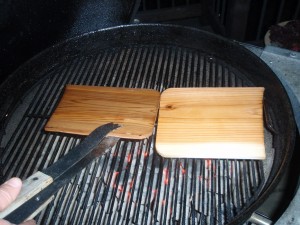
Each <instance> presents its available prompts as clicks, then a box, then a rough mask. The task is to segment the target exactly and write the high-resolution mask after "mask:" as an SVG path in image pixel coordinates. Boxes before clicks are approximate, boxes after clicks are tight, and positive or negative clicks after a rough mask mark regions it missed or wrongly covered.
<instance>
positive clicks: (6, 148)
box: [0, 25, 295, 225]
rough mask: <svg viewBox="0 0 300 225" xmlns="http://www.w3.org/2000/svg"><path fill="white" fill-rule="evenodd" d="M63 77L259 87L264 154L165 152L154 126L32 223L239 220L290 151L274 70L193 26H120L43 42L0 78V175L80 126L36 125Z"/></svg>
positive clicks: (80, 178)
mask: <svg viewBox="0 0 300 225" xmlns="http://www.w3.org/2000/svg"><path fill="white" fill-rule="evenodd" d="M66 84H82V85H95V86H114V87H130V88H151V89H156V90H159V91H163V90H165V89H166V88H170V87H243V86H263V87H265V89H266V91H265V99H264V105H265V108H264V112H265V121H264V122H265V135H266V140H265V142H266V146H267V160H265V161H256V160H226V159H225V160H221V159H215V160H210V159H166V158H162V157H160V156H159V155H157V153H156V152H155V145H154V143H155V129H154V130H153V136H151V137H150V138H149V139H146V140H143V141H133V140H132V141H125V140H121V141H120V142H119V143H118V144H117V145H116V146H115V147H114V148H113V149H112V151H111V152H110V153H108V154H106V155H105V156H103V157H101V158H100V159H97V160H96V161H95V162H93V163H92V164H91V165H89V166H88V167H87V168H86V169H84V170H83V171H82V172H81V173H80V174H78V175H77V176H76V177H75V178H74V179H72V181H71V182H70V183H68V184H67V185H66V186H65V187H64V188H63V189H61V190H60V191H59V192H58V193H57V195H56V197H55V199H54V201H53V202H52V203H51V204H50V205H49V206H48V207H47V208H46V209H45V210H43V211H42V212H41V213H40V214H39V215H38V216H37V217H36V220H37V221H38V224H202V225H204V224H241V223H243V222H244V221H246V220H247V218H249V216H250V215H251V213H252V212H253V211H254V210H255V209H256V208H257V207H258V206H259V205H260V204H261V203H262V202H263V200H264V199H265V198H266V197H267V196H268V194H269V193H270V191H271V190H272V189H273V188H274V186H275V185H276V183H277V181H278V179H279V178H280V176H281V174H282V172H283V169H284V168H285V167H286V165H287V164H288V162H289V160H290V156H291V153H292V151H293V146H294V142H295V123H294V120H293V114H292V111H291V106H290V103H289V100H288V97H287V95H286V93H285V91H284V89H283V87H282V86H281V84H280V82H279V81H278V79H277V78H276V76H275V75H274V74H273V72H272V71H271V70H270V69H269V68H268V67H267V66H266V65H265V64H264V63H263V62H262V61H260V60H259V59H257V57H255V56H254V55H253V54H252V53H250V52H249V51H247V50H245V49H244V48H243V47H241V46H239V45H238V44H236V43H233V42H230V41H228V40H226V39H223V38H220V37H217V36H214V35H212V34H208V33H205V32H202V31H199V30H196V29H192V28H184V27H179V26H169V25H131V26H120V27H115V28H109V29H104V30H100V31H98V32H93V33H89V34H86V35H83V36H80V37H77V38H74V39H71V40H68V41H66V42H63V43H61V44H59V45H57V46H53V47H51V48H49V49H47V50H46V51H44V52H42V53H41V54H39V55H37V56H36V57H35V58H33V59H31V60H30V61H29V62H27V63H26V64H24V65H23V66H22V67H20V68H19V69H18V70H17V71H16V72H15V73H14V74H13V75H12V76H10V77H9V79H8V80H7V81H6V82H5V83H4V84H3V85H2V86H1V89H0V93H1V95H0V102H1V159H2V165H1V166H2V168H1V171H2V172H3V174H2V178H3V180H5V179H8V178H9V177H12V176H19V177H21V178H23V179H24V178H26V177H28V176H29V175H31V174H32V173H34V172H35V171H37V170H42V169H43V168H46V167H48V166H50V165H51V164H53V162H55V161H57V160H58V159H59V158H60V157H61V156H62V155H64V154H66V153H67V152H68V151H69V150H70V149H72V148H73V147H74V146H75V145H77V144H78V143H79V142H80V141H81V140H82V137H80V136H70V135H66V134H59V133H47V132H45V131H44V130H43V128H44V126H45V124H46V122H47V120H48V119H49V117H50V116H51V113H52V112H53V111H54V109H55V107H56V105H57V104H58V102H59V100H60V97H61V95H62V92H63V89H64V86H65V85H66Z"/></svg>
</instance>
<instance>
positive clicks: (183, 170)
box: [179, 162, 186, 174]
mask: <svg viewBox="0 0 300 225" xmlns="http://www.w3.org/2000/svg"><path fill="white" fill-rule="evenodd" d="M179 165H180V169H181V172H182V174H185V173H186V171H185V169H184V167H183V165H182V163H181V162H180V164H179Z"/></svg>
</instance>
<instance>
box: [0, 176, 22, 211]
mask: <svg viewBox="0 0 300 225" xmlns="http://www.w3.org/2000/svg"><path fill="white" fill-rule="evenodd" d="M21 188H22V181H21V180H20V178H17V177H14V178H11V179H9V180H8V181H6V182H5V183H4V184H2V185H1V186H0V199H1V201H0V211H3V210H4V209H5V208H6V207H7V206H9V205H10V204H11V203H12V202H13V201H14V200H15V199H16V198H17V196H18V194H19V193H20V190H21Z"/></svg>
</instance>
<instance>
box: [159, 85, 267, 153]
mask: <svg viewBox="0 0 300 225" xmlns="http://www.w3.org/2000/svg"><path fill="white" fill-rule="evenodd" d="M263 93H264V88H252V87H251V88H170V89H167V90H166V91H164V92H163V93H162V95H161V101H160V111H159V118H158V128H157V137H156V149H157V152H158V153H159V154H161V155H162V156H164V157H172V158H174V157H175V158H176V157H179V158H235V159H264V158H265V147H264V128H263V113H262V103H263Z"/></svg>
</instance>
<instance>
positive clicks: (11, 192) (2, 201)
mask: <svg viewBox="0 0 300 225" xmlns="http://www.w3.org/2000/svg"><path fill="white" fill-rule="evenodd" d="M21 188H22V181H21V180H20V179H19V178H17V177H14V178H11V179H9V180H8V181H6V182H5V183H4V184H2V185H1V186H0V211H3V210H4V209H6V208H7V207H8V206H9V205H10V204H11V203H12V202H13V201H14V200H15V199H16V198H17V196H18V194H19V193H20V191H21ZM0 225H12V223H10V222H8V221H7V220H3V219H0ZM20 225H36V223H35V221H34V220H28V221H26V222H24V223H21V224H20Z"/></svg>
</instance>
